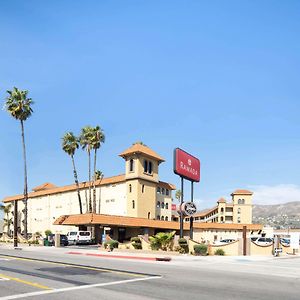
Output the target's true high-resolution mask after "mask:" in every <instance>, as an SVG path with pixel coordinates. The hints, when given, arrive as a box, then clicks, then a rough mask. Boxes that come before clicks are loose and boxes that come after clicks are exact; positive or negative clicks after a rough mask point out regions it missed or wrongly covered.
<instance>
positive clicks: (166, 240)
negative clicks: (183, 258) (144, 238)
mask: <svg viewBox="0 0 300 300" xmlns="http://www.w3.org/2000/svg"><path fill="white" fill-rule="evenodd" d="M174 235H175V231H173V232H158V233H157V234H156V235H155V236H150V237H149V240H150V247H151V249H152V250H159V249H162V250H164V251H167V250H168V249H171V247H172V243H173V239H174Z"/></svg>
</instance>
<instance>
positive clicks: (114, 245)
mask: <svg viewBox="0 0 300 300" xmlns="http://www.w3.org/2000/svg"><path fill="white" fill-rule="evenodd" d="M103 245H104V248H107V247H109V248H110V249H115V248H118V247H119V242H118V241H115V240H109V241H107V242H105V243H104V244H103Z"/></svg>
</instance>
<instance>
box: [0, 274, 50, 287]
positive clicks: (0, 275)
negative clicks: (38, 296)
mask: <svg viewBox="0 0 300 300" xmlns="http://www.w3.org/2000/svg"><path fill="white" fill-rule="evenodd" d="M0 277H2V278H6V279H9V280H13V281H16V282H19V283H23V284H27V285H30V286H34V287H37V288H40V289H43V290H51V288H49V287H48V286H44V285H41V284H38V283H35V282H30V281H26V280H22V279H19V278H15V277H11V276H7V275H4V274H0Z"/></svg>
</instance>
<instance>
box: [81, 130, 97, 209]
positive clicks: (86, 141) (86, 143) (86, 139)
mask: <svg viewBox="0 0 300 300" xmlns="http://www.w3.org/2000/svg"><path fill="white" fill-rule="evenodd" d="M93 141H94V128H93V127H91V126H86V127H83V128H82V129H81V133H80V137H79V142H80V145H81V147H82V149H83V150H86V151H87V154H88V177H89V205H88V206H89V207H88V212H89V213H91V212H92V194H91V150H92V147H93Z"/></svg>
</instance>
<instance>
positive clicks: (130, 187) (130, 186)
mask: <svg viewBox="0 0 300 300" xmlns="http://www.w3.org/2000/svg"><path fill="white" fill-rule="evenodd" d="M131 192H132V185H131V184H129V193H131Z"/></svg>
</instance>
